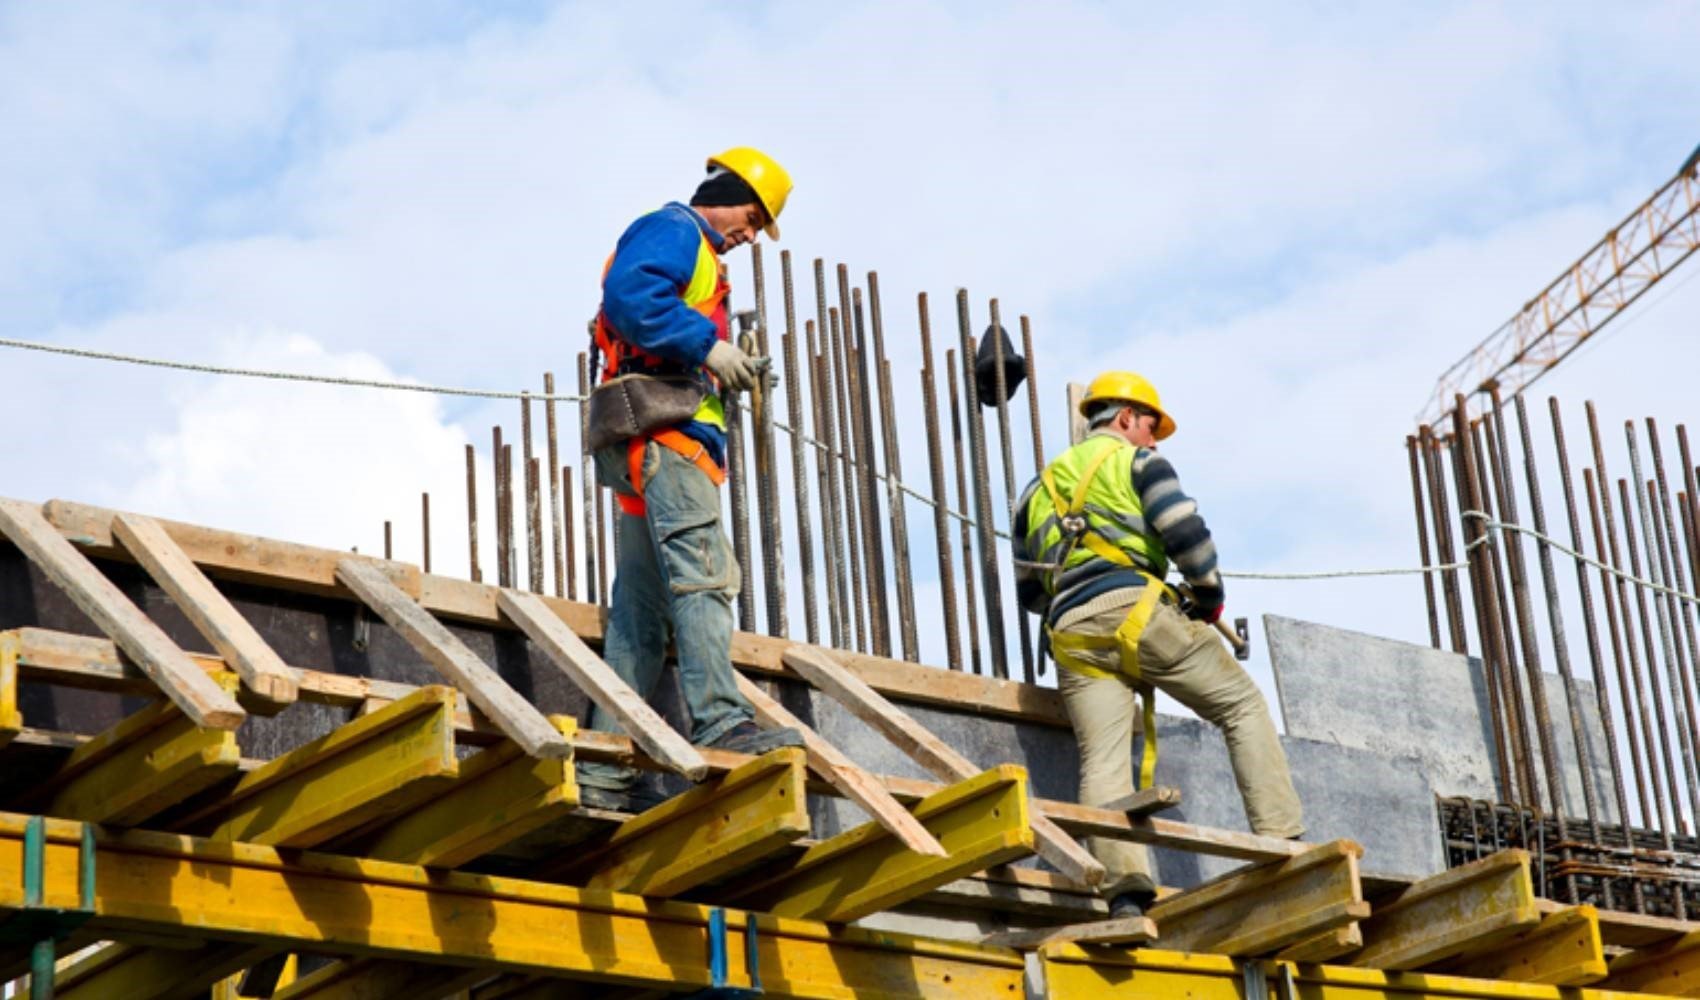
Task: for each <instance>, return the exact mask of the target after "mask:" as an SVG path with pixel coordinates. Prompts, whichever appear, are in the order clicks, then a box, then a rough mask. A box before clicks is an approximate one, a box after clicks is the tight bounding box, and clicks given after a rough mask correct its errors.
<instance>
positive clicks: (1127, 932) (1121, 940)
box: [980, 917, 1157, 951]
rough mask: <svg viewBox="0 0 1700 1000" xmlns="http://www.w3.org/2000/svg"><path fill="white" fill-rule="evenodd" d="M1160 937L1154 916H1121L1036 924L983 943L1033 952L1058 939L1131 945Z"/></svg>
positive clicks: (1095, 943)
mask: <svg viewBox="0 0 1700 1000" xmlns="http://www.w3.org/2000/svg"><path fill="white" fill-rule="evenodd" d="M1155 940H1157V922H1156V921H1155V920H1152V919H1151V918H1150V917H1121V918H1119V919H1110V920H1097V921H1093V922H1091V923H1084V924H1069V925H1067V926H1064V927H1034V928H1030V929H1025V930H1015V931H999V932H998V933H996V934H990V935H987V936H986V937H985V938H983V939H982V940H981V942H980V943H981V944H988V945H995V946H998V947H1003V948H1016V949H1020V950H1023V951H1031V950H1033V949H1035V948H1041V947H1044V946H1045V945H1047V944H1051V943H1052V942H1056V941H1070V942H1073V943H1075V944H1093V945H1120V946H1122V947H1124V948H1125V947H1130V946H1134V945H1142V944H1149V943H1151V942H1152V941H1155Z"/></svg>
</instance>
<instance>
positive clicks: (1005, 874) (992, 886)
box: [922, 865, 1110, 924]
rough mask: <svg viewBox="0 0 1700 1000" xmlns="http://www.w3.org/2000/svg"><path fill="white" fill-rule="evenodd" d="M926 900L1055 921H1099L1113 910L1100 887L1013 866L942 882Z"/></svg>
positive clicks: (1003, 866)
mask: <svg viewBox="0 0 1700 1000" xmlns="http://www.w3.org/2000/svg"><path fill="white" fill-rule="evenodd" d="M922 902H923V903H926V904H929V905H936V906H956V907H964V908H968V909H972V910H976V911H979V912H981V913H986V912H1001V913H1011V914H1019V915H1020V916H1022V917H1025V918H1029V919H1033V920H1047V921H1049V922H1051V923H1052V924H1085V923H1096V922H1099V921H1102V920H1104V919H1105V918H1106V917H1107V916H1108V915H1109V912H1110V910H1109V906H1108V905H1107V904H1106V903H1105V902H1104V898H1103V896H1101V895H1099V894H1098V892H1097V891H1096V890H1092V889H1087V888H1084V887H1082V886H1080V885H1077V884H1075V883H1074V881H1073V880H1071V879H1067V878H1064V877H1063V876H1061V875H1059V874H1057V873H1056V872H1051V871H1043V870H1040V869H1037V868H1016V867H1013V866H1010V865H999V866H998V867H996V868H988V869H987V870H985V871H983V872H978V873H976V874H973V875H969V876H968V877H966V878H960V879H957V880H956V881H955V882H951V883H949V884H947V885H942V886H940V887H939V888H937V889H934V890H933V891H932V892H930V893H928V894H927V895H926V896H925V897H923V898H922Z"/></svg>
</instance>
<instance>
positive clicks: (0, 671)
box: [0, 632, 24, 747]
mask: <svg viewBox="0 0 1700 1000" xmlns="http://www.w3.org/2000/svg"><path fill="white" fill-rule="evenodd" d="M22 646H23V643H22V641H21V640H19V638H18V636H17V633H15V632H0V747H4V746H5V745H6V744H8V743H10V742H12V739H13V737H15V736H17V735H18V733H20V732H22V731H23V728H24V714H23V713H22V712H20V711H18V653H19V650H20V649H21V648H22Z"/></svg>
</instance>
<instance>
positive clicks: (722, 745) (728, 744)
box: [708, 720, 803, 756]
mask: <svg viewBox="0 0 1700 1000" xmlns="http://www.w3.org/2000/svg"><path fill="white" fill-rule="evenodd" d="M708 745H709V746H710V747H712V748H713V749H715V750H730V751H732V752H733V753H747V754H751V755H754V756H760V755H761V754H764V753H767V752H768V751H769V750H778V749H779V748H781V747H800V746H802V745H803V734H802V733H799V732H798V731H797V730H795V729H792V728H790V727H789V726H787V727H785V728H783V729H763V728H761V727H760V726H758V725H756V724H755V723H753V722H750V721H748V720H745V721H744V722H740V723H738V724H737V725H735V726H733V727H732V728H731V729H728V730H726V731H725V732H724V733H721V734H720V735H719V737H717V738H716V739H715V741H714V742H713V743H710V744H708Z"/></svg>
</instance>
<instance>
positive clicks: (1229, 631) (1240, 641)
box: [1175, 583, 1251, 662]
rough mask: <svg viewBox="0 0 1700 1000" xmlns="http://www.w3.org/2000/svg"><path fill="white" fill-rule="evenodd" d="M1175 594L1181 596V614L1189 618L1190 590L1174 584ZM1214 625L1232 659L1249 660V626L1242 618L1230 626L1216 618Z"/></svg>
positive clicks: (1190, 606)
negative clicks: (1227, 647) (1230, 652)
mask: <svg viewBox="0 0 1700 1000" xmlns="http://www.w3.org/2000/svg"><path fill="white" fill-rule="evenodd" d="M1175 592H1176V593H1178V594H1180V595H1181V613H1182V614H1187V615H1188V616H1189V617H1190V613H1191V610H1192V607H1193V603H1194V601H1193V597H1192V588H1191V587H1188V586H1187V585H1186V584H1184V583H1182V584H1176V585H1175ZM1215 625H1216V631H1217V632H1220V633H1221V634H1222V638H1224V639H1226V640H1228V646H1229V648H1231V649H1233V651H1234V659H1236V660H1239V661H1241V662H1244V661H1246V660H1249V659H1251V625H1250V624H1249V623H1248V622H1247V621H1246V620H1245V619H1244V618H1235V619H1234V623H1233V624H1232V625H1229V624H1228V623H1227V622H1225V621H1223V620H1222V619H1220V618H1218V619H1216V622H1215Z"/></svg>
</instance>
